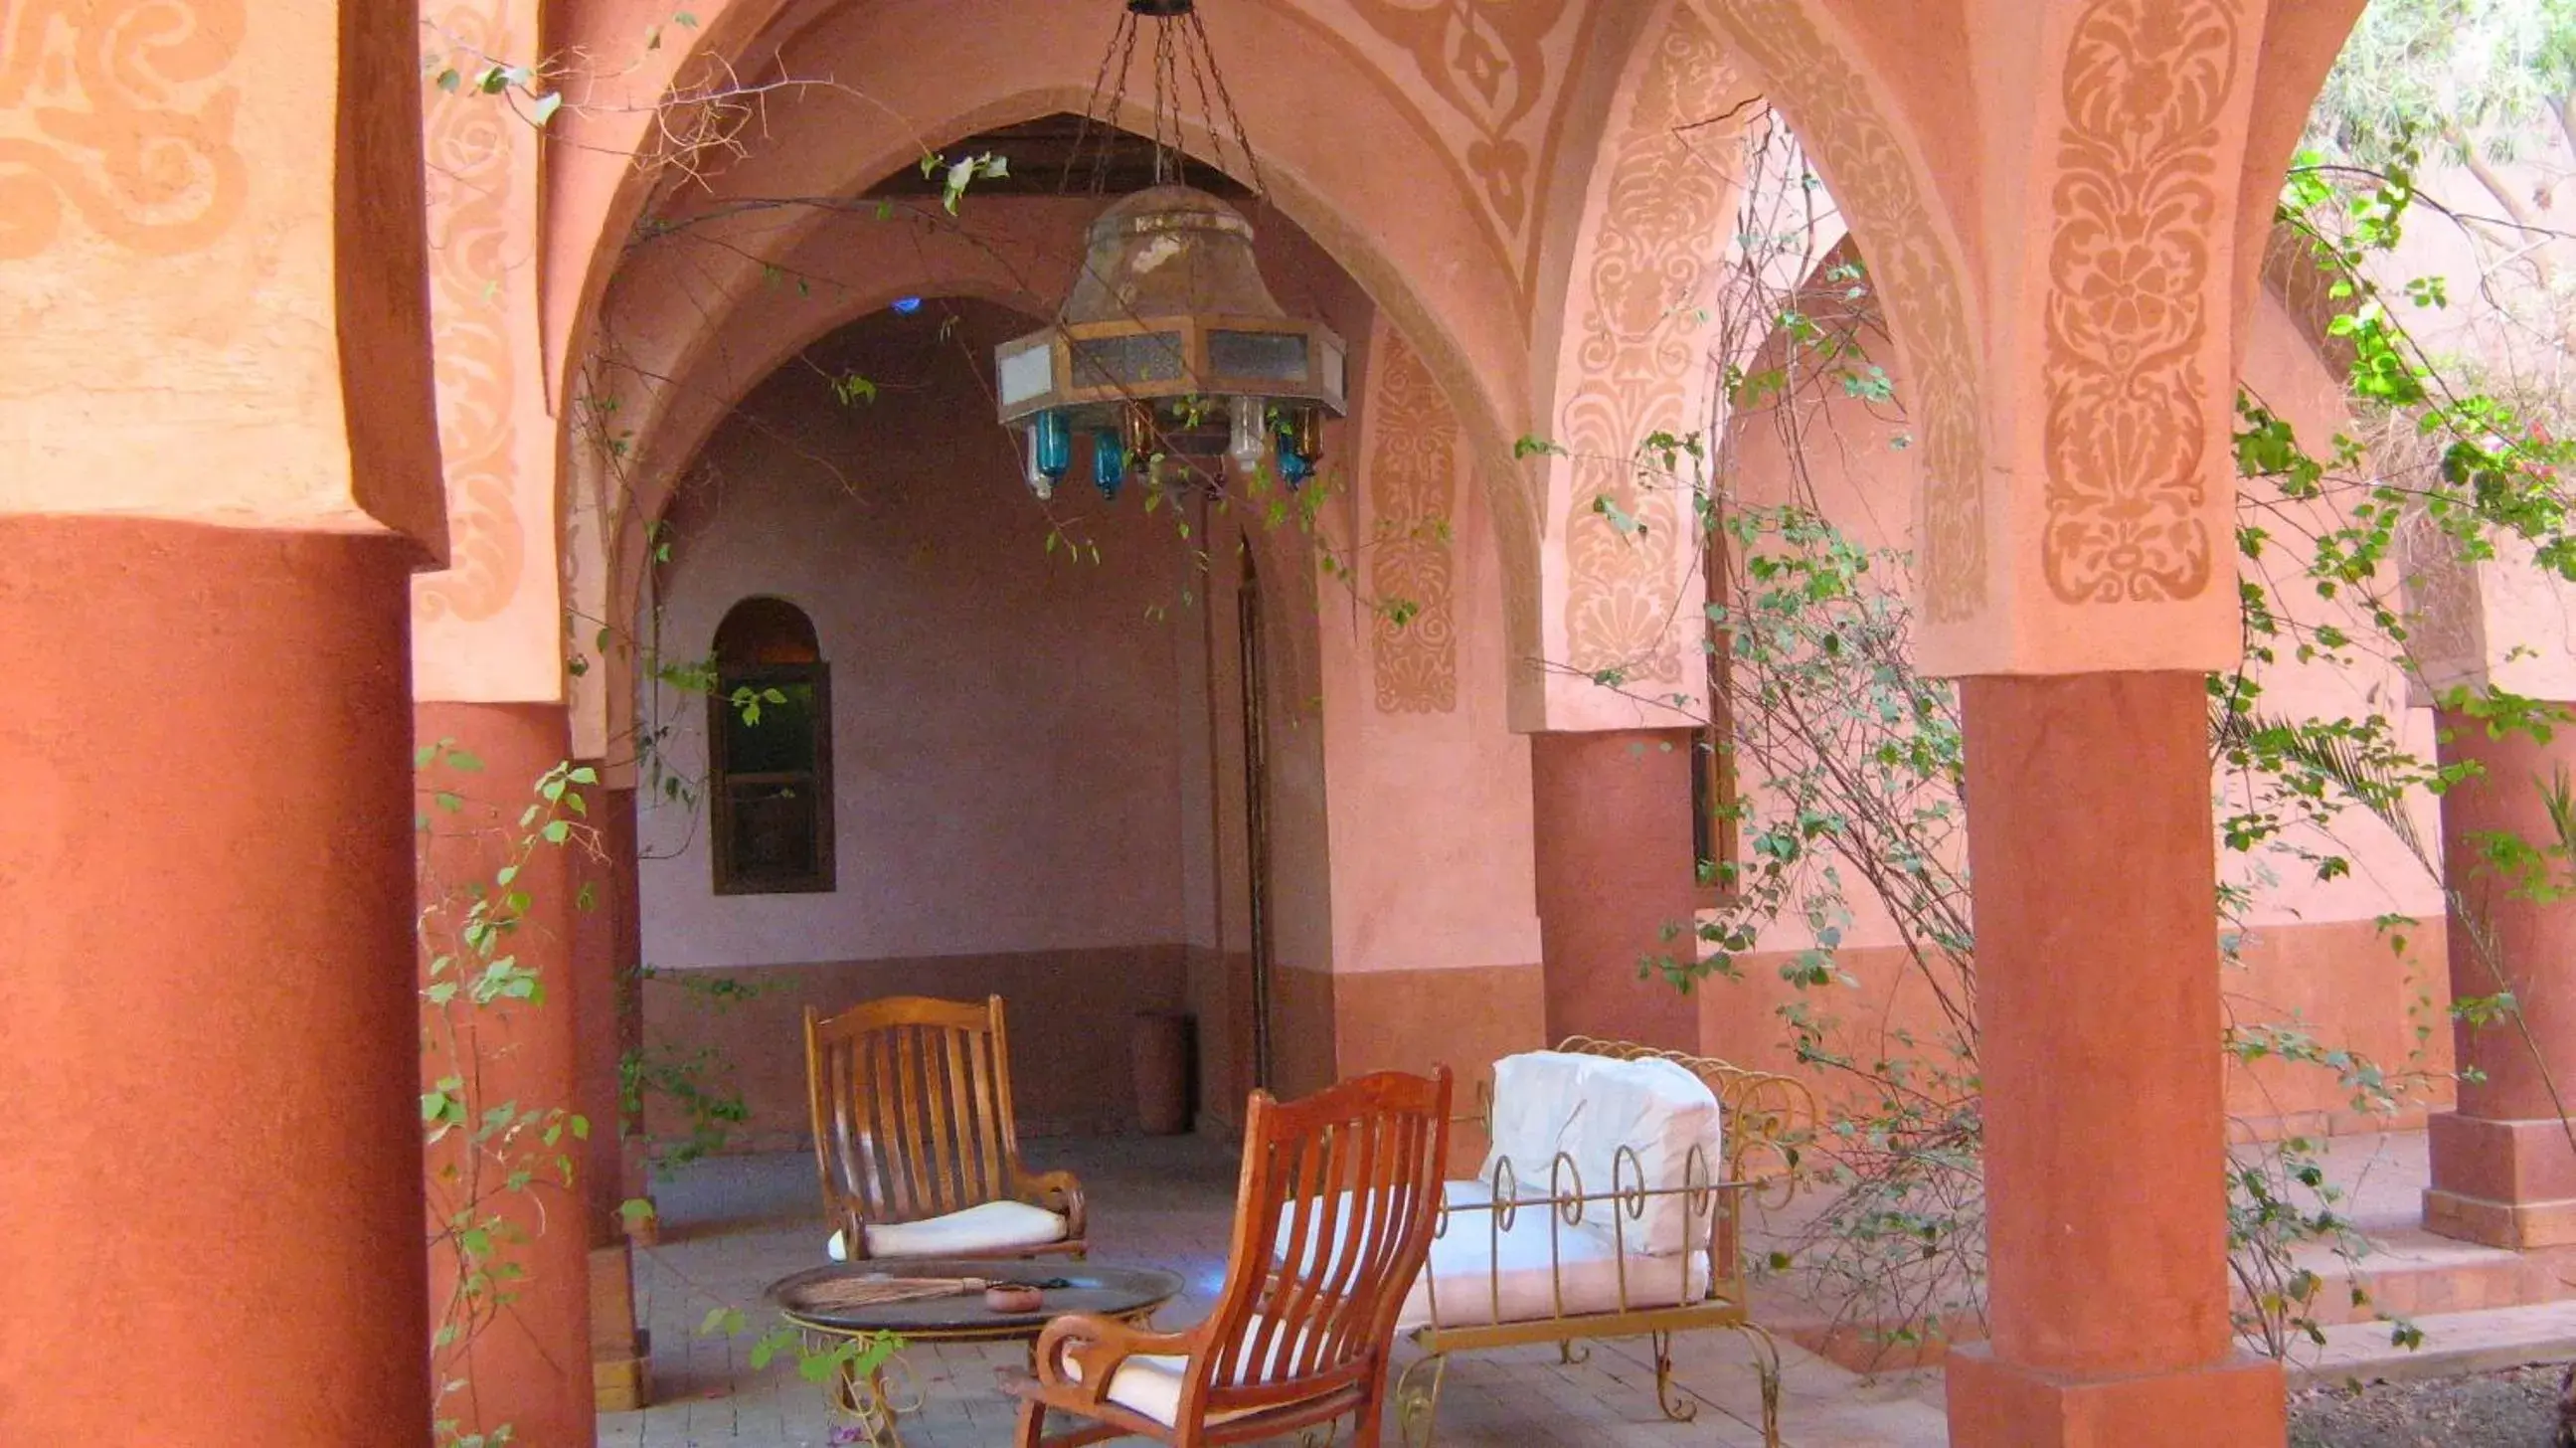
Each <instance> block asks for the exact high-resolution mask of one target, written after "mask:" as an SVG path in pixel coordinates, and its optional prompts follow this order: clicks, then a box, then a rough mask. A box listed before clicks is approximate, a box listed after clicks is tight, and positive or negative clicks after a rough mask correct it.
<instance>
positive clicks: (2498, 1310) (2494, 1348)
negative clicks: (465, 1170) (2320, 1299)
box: [2289, 1301, 2576, 1387]
mask: <svg viewBox="0 0 2576 1448" xmlns="http://www.w3.org/2000/svg"><path fill="white" fill-rule="evenodd" d="M2414 1321H2415V1325H2416V1326H2417V1327H2418V1328H2421V1329H2422V1330H2423V1333H2424V1343H2423V1346H2421V1347H2418V1348H2415V1349H2413V1350H2411V1351H2410V1350H2409V1349H2406V1348H2403V1347H2399V1346H2397V1345H2395V1344H2393V1343H2391V1342H2390V1341H2389V1340H2388V1325H2387V1324H2386V1323H2380V1322H2353V1323H2345V1324H2342V1325H2341V1326H2337V1327H2329V1328H2327V1329H2326V1341H2325V1346H2324V1347H2322V1348H2315V1349H2311V1350H2310V1351H2309V1352H2307V1353H2299V1354H2293V1355H2292V1357H2291V1360H2290V1363H2289V1374H2290V1385H2291V1386H2292V1387H2312V1386H2318V1385H2327V1384H2341V1383H2345V1382H2349V1381H2355V1380H2358V1381H2361V1382H2372V1381H2381V1382H2420V1381H2422V1380H2424V1379H2427V1378H2445V1377H2451V1376H2454V1375H2456V1374H2460V1373H2479V1372H2494V1371H2498V1370H2500V1369H2504V1368H2512V1367H2521V1366H2523V1365H2524V1364H2526V1363H2548V1362H2564V1361H2566V1360H2568V1359H2570V1358H2576V1301H2567V1302H2540V1303H2531V1304H2526V1305H2523V1306H2518V1307H2491V1308H2486V1309H2483V1310H2480V1311H2475V1312H2439V1313H2429V1314H2426V1315H2424V1316H2421V1317H2417V1318H2416V1319H2415V1320H2414Z"/></svg>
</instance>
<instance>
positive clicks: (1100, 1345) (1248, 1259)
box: [1011, 1066, 1449, 1448]
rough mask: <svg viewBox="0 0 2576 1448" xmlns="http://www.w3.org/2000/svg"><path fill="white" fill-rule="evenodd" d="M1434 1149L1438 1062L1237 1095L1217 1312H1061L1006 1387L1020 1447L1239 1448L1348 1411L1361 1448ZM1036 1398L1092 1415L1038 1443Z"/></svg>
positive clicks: (1417, 1264)
mask: <svg viewBox="0 0 2576 1448" xmlns="http://www.w3.org/2000/svg"><path fill="white" fill-rule="evenodd" d="M1448 1151H1449V1070H1448V1068H1447V1067H1445V1066H1444V1067H1441V1068H1439V1069H1438V1071H1437V1073H1436V1074H1435V1075H1433V1076H1431V1077H1428V1078H1426V1077H1421V1076H1408V1075H1403V1074H1400V1073H1397V1072H1382V1073H1380V1074H1378V1075H1374V1076H1364V1077H1361V1078H1360V1079H1358V1080H1356V1081H1346V1082H1343V1083H1342V1084H1340V1085H1338V1086H1335V1087H1333V1088H1331V1089H1330V1090H1327V1091H1324V1092H1321V1093H1319V1094H1317V1095H1314V1096H1310V1097H1308V1098H1306V1099H1305V1100H1303V1101H1296V1102H1291V1103H1289V1104H1287V1105H1284V1106H1283V1105H1281V1104H1279V1103H1278V1102H1276V1101H1273V1100H1272V1099H1271V1098H1270V1095H1269V1093H1268V1092H1263V1091H1256V1092H1254V1093H1253V1095H1252V1106H1251V1111H1250V1113H1249V1115H1248V1117H1247V1119H1246V1121H1245V1123H1244V1149H1243V1177H1242V1182H1241V1185H1240V1186H1239V1187H1238V1188H1237V1190H1236V1194H1235V1205H1234V1247H1233V1254H1232V1256H1231V1257H1230V1258H1229V1259H1228V1265H1227V1268H1226V1284H1225V1288H1224V1290H1223V1292H1222V1293H1221V1294H1220V1295H1219V1296H1218V1298H1217V1303H1216V1307H1215V1309H1214V1310H1213V1311H1211V1312H1210V1313H1209V1314H1208V1315H1207V1317H1206V1318H1205V1319H1204V1320H1203V1321H1201V1322H1200V1323H1199V1325H1198V1326H1196V1327H1194V1328H1191V1329H1189V1330H1188V1331H1186V1332H1154V1331H1150V1330H1148V1329H1144V1328H1137V1327H1130V1326H1128V1325H1126V1324H1124V1323H1119V1322H1113V1321H1110V1320H1108V1319H1106V1318H1101V1317H1091V1316H1085V1315H1079V1314H1077V1315H1075V1316H1070V1317H1060V1318H1058V1319H1056V1320H1055V1321H1054V1322H1052V1323H1050V1324H1048V1326H1047V1330H1046V1332H1045V1333H1044V1334H1043V1335H1042V1336H1040V1337H1039V1338H1038V1343H1037V1350H1036V1353H1035V1357H1036V1366H1037V1377H1036V1380H1035V1381H1033V1382H1022V1383H1015V1384H1012V1385H1011V1391H1012V1392H1014V1393H1016V1394H1018V1395H1019V1396H1020V1397H1022V1398H1024V1399H1026V1401H1025V1402H1023V1403H1022V1404H1021V1405H1020V1430H1019V1437H1018V1438H1017V1440H1016V1442H1017V1443H1018V1445H1019V1448H1071V1445H1074V1444H1081V1443H1097V1442H1100V1441H1102V1440H1104V1439H1109V1438H1118V1437H1125V1436H1128V1435H1135V1436H1140V1437H1145V1438H1151V1439H1154V1440H1156V1441H1158V1442H1163V1443H1169V1444H1173V1445H1176V1448H1195V1445H1198V1444H1215V1443H1244V1442H1250V1441H1253V1440H1255V1439H1260V1438H1268V1437H1271V1436H1273V1435H1276V1434H1279V1433H1283V1432H1291V1431H1294V1430H1297V1429H1300V1428H1306V1427H1311V1426H1313V1425H1315V1424H1319V1423H1329V1422H1331V1421H1333V1420H1334V1419H1337V1418H1340V1417H1341V1416H1343V1415H1344V1414H1351V1415H1353V1416H1354V1422H1353V1425H1352V1431H1353V1439H1352V1441H1353V1443H1354V1444H1355V1445H1357V1448H1374V1445H1375V1444H1376V1443H1377V1442H1378V1437H1379V1420H1380V1416H1381V1411H1382V1408H1383V1405H1384V1403H1385V1400H1386V1383H1387V1357H1388V1353H1389V1350H1390V1348H1391V1346H1392V1344H1393V1342H1394V1339H1395V1323H1396V1314H1397V1313H1398V1311H1399V1310H1400V1309H1401V1308H1402V1307H1403V1305H1404V1296H1405V1292H1406V1291H1407V1289H1409V1288H1410V1287H1411V1286H1412V1285H1413V1278H1414V1275H1415V1274H1416V1273H1418V1272H1420V1271H1421V1270H1422V1261H1423V1258H1424V1256H1425V1254H1427V1253H1428V1252H1429V1251H1430V1248H1431V1232H1432V1226H1433V1219H1434V1217H1435V1216H1436V1214H1437V1213H1438V1211H1439V1209H1440V1194H1441V1183H1440V1178H1441V1168H1442V1165H1443V1163H1445V1162H1446V1161H1447V1160H1448ZM1049 1409H1054V1410H1056V1411H1058V1412H1062V1413H1067V1414H1071V1415H1074V1416H1076V1417H1080V1418H1087V1419H1090V1420H1091V1421H1090V1422H1089V1423H1088V1424H1085V1425H1083V1426H1080V1427H1077V1428H1075V1429H1074V1430H1072V1431H1071V1432H1069V1433H1065V1434H1063V1435H1060V1436H1057V1437H1053V1438H1050V1437H1046V1436H1045V1435H1044V1428H1045V1425H1046V1414H1047V1411H1048V1410H1049Z"/></svg>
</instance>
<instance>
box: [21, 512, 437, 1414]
mask: <svg viewBox="0 0 2576 1448" xmlns="http://www.w3.org/2000/svg"><path fill="white" fill-rule="evenodd" d="M416 557H417V553H416V550H414V549H413V548H411V547H410V546H409V545H408V544H405V543H402V542H400V541H398V540H395V539H393V538H389V537H386V536H383V535H372V536H366V535H358V534H353V533H309V532H308V533H296V532H267V531H255V530H251V529H234V528H221V527H212V526H207V525H203V524H194V523H179V522H162V521H150V520H143V519H105V518H71V517H29V516H15V517H5V518H0V559H6V560H7V562H6V565H5V566H0V801H5V803H0V1101H6V1102H8V1103H10V1105H9V1109H8V1110H6V1111H0V1223H6V1225H7V1230H6V1231H0V1443H13V1444H15V1443H26V1444H37V1443H64V1444H71V1443H152V1444H165V1445H170V1448H194V1445H205V1448H216V1445H232V1444H240V1443H259V1444H267V1445H278V1448H365V1445H377V1444H382V1445H387V1448H393V1445H403V1448H417V1445H419V1444H420V1443H422V1442H423V1441H424V1439H425V1436H426V1434H427V1431H428V1428H427V1425H428V1422H429V1411H430V1397H429V1380H428V1371H427V1362H426V1355H425V1351H424V1347H425V1344H426V1343H427V1341H428V1326H427V1319H428V1311H427V1306H426V1278H425V1274H424V1272H423V1270H422V1263H421V1177H420V1127H419V1112H418V1106H417V1103H416V1100H415V1097H414V1091H415V1082H414V1078H415V1074H416V1071H417V1063H418V1061H419V1055H420V1051H419V1038H418V1021H419V1009H418V1000H417V997H416V996H415V995H414V993H413V968H412V943H411V942H412V930H411V918H410V917H411V906H412V886H411V878H412V876H411V853H412V837H411V799H410V793H411V780H410V775H409V758H408V749H409V745H410V738H411V714H410V709H409V697H408V693H407V689H408V681H409V674H408V669H407V666H406V661H405V654H406V649H407V642H406V640H407V632H406V629H407V625H406V621H405V608H406V604H405V598H406V587H407V581H406V573H407V571H408V569H409V567H410V565H411V563H412V561H413V560H414V559H415V558H416Z"/></svg>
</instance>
